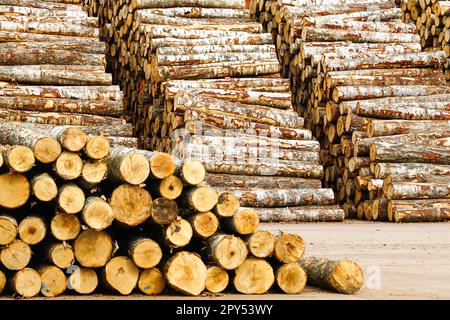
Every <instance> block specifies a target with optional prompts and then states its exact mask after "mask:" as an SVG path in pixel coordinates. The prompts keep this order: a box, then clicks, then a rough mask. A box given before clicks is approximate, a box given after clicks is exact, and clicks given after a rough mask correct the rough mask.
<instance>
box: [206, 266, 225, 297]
mask: <svg viewBox="0 0 450 320" xmlns="http://www.w3.org/2000/svg"><path fill="white" fill-rule="evenodd" d="M228 283H229V276H228V272H227V271H226V270H224V269H222V268H220V267H218V266H209V267H208V270H207V271H206V282H205V288H206V290H208V291H209V292H211V293H221V292H222V291H224V290H225V289H226V288H227V287H228Z"/></svg>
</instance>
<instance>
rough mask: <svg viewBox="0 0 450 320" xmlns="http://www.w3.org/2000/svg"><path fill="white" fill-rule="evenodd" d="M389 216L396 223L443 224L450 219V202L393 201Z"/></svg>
mask: <svg viewBox="0 0 450 320" xmlns="http://www.w3.org/2000/svg"><path fill="white" fill-rule="evenodd" d="M388 216H389V220H390V221H395V222H441V221H447V220H449V219H450V201H449V200H448V199H433V200H413V201H411V200H409V201H408V200H392V201H389V204H388Z"/></svg>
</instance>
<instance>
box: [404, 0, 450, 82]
mask: <svg viewBox="0 0 450 320" xmlns="http://www.w3.org/2000/svg"><path fill="white" fill-rule="evenodd" d="M399 2H400V3H399V5H400V6H401V9H402V18H403V21H404V22H405V23H413V24H415V25H416V26H417V30H418V32H419V34H420V38H421V41H420V43H421V45H422V49H423V50H424V51H442V50H443V51H444V52H445V55H446V56H447V58H448V57H450V18H449V16H450V1H438V0H426V1H425V0H420V1H419V0H401V1H399ZM444 72H445V77H446V79H447V82H448V81H450V68H449V64H448V62H446V63H445V64H444Z"/></svg>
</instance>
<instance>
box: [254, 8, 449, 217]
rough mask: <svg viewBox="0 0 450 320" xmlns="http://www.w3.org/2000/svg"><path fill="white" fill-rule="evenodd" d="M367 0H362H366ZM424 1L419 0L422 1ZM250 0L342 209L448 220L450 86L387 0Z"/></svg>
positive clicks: (439, 58)
mask: <svg viewBox="0 0 450 320" xmlns="http://www.w3.org/2000/svg"><path fill="white" fill-rule="evenodd" d="M368 1H369V0H368ZM424 2H425V1H424ZM323 3H324V2H323V1H320V0H316V1H315V0H313V1H310V0H305V1H303V0H298V1H264V0H262V1H258V0H255V1H252V2H251V5H250V9H251V11H252V14H254V15H255V17H256V18H258V19H259V20H260V21H261V22H263V23H264V25H265V26H266V28H267V29H268V31H270V32H271V33H272V35H273V37H274V40H275V41H276V43H277V52H278V55H279V58H280V59H281V61H282V63H283V68H284V72H283V73H284V74H285V75H288V76H289V78H290V80H291V87H292V90H293V92H294V102H295V104H296V107H297V110H298V111H299V112H300V114H302V115H303V116H304V118H305V125H306V127H307V128H310V129H311V130H312V131H313V133H314V134H315V135H316V136H317V137H318V138H319V141H320V142H321V147H322V151H321V160H322V164H323V165H324V167H325V177H324V182H325V186H328V187H332V188H333V189H334V190H335V192H336V195H337V198H338V200H339V203H340V205H341V206H342V207H343V208H344V210H345V211H346V214H347V216H349V217H358V218H360V219H367V220H379V221H386V220H389V221H397V222H408V221H443V220H447V219H449V218H450V215H449V214H450V210H449V208H450V199H449V197H450V193H449V191H450V188H449V179H450V175H449V170H448V169H449V167H448V165H449V155H450V153H449V152H450V148H449V140H448V139H449V137H450V121H449V120H450V113H449V110H450V109H449V105H450V89H449V88H448V87H447V86H446V78H445V76H444V74H443V72H442V69H441V68H442V66H443V65H444V64H445V63H446V54H445V53H444V52H442V51H436V52H425V53H422V52H420V50H421V46H420V37H419V35H418V34H416V32H417V29H416V27H415V26H414V25H408V24H405V23H402V22H400V21H399V18H400V17H401V15H400V14H401V12H400V11H399V9H397V8H396V7H395V3H394V2H393V1H381V0H380V1H371V3H360V2H359V1H353V0H331V1H328V2H326V4H327V5H324V4H323Z"/></svg>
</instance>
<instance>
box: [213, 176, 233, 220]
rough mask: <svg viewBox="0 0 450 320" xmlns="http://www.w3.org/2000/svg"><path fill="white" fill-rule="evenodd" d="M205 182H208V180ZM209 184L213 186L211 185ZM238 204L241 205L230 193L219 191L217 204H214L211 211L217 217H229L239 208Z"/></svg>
mask: <svg viewBox="0 0 450 320" xmlns="http://www.w3.org/2000/svg"><path fill="white" fill-rule="evenodd" d="M206 182H207V183H208V180H207V181H206ZM210 185H211V184H210ZM225 185H226V184H225ZM211 186H212V187H215V186H213V185H211ZM222 186H224V185H222ZM240 206H241V205H240V203H239V200H238V199H237V198H236V197H235V196H234V195H233V194H232V193H230V192H221V193H220V194H219V197H218V199H217V205H216V206H215V208H214V210H213V211H214V213H215V214H216V215H217V216H219V217H222V218H229V217H233V216H234V214H235V213H236V212H237V211H238V210H239V208H240Z"/></svg>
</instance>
